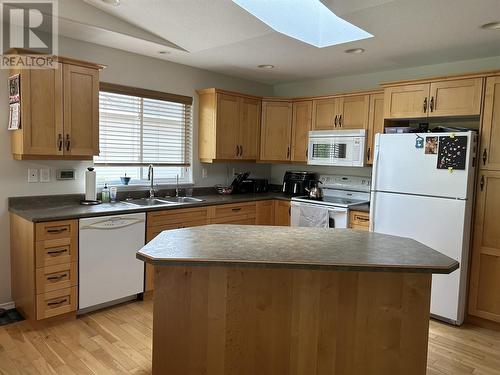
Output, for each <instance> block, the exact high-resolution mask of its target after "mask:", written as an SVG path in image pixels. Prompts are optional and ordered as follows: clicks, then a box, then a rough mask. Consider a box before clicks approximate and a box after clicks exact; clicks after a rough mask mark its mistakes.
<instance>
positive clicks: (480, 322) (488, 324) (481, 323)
mask: <svg viewBox="0 0 500 375" xmlns="http://www.w3.org/2000/svg"><path fill="white" fill-rule="evenodd" d="M466 322H467V323H469V324H473V325H475V326H478V327H481V328H487V329H492V330H494V331H499V332H500V323H497V322H494V321H491V320H487V319H483V318H479V317H477V316H472V315H469V316H467V320H466Z"/></svg>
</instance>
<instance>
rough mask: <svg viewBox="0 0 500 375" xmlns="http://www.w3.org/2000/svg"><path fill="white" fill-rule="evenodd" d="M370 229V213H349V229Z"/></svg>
mask: <svg viewBox="0 0 500 375" xmlns="http://www.w3.org/2000/svg"><path fill="white" fill-rule="evenodd" d="M369 227H370V213H369V212H365V211H355V210H350V211H349V228H351V229H360V230H368V229H369Z"/></svg>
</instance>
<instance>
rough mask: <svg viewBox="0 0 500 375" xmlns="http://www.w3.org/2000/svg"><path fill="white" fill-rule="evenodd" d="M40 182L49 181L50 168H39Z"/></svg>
mask: <svg viewBox="0 0 500 375" xmlns="http://www.w3.org/2000/svg"><path fill="white" fill-rule="evenodd" d="M40 182H50V169H47V168H42V169H40Z"/></svg>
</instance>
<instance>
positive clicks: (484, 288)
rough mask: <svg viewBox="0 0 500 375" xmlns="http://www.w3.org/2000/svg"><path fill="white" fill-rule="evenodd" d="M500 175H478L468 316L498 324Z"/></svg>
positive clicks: (486, 172)
mask: <svg viewBox="0 0 500 375" xmlns="http://www.w3.org/2000/svg"><path fill="white" fill-rule="evenodd" d="M499 212H500V172H498V171H481V172H480V174H479V186H478V189H477V197H476V213H475V222H474V239H473V250H472V268H471V273H470V284H469V285H470V291H469V314H470V315H473V316H476V317H479V318H483V319H488V320H492V321H495V322H498V323H500V231H499V226H498V213H499Z"/></svg>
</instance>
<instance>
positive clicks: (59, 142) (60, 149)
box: [57, 133, 63, 151]
mask: <svg viewBox="0 0 500 375" xmlns="http://www.w3.org/2000/svg"><path fill="white" fill-rule="evenodd" d="M57 144H58V146H57V148H58V149H59V151H62V148H63V136H62V134H61V133H59V135H58V137H57Z"/></svg>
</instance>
